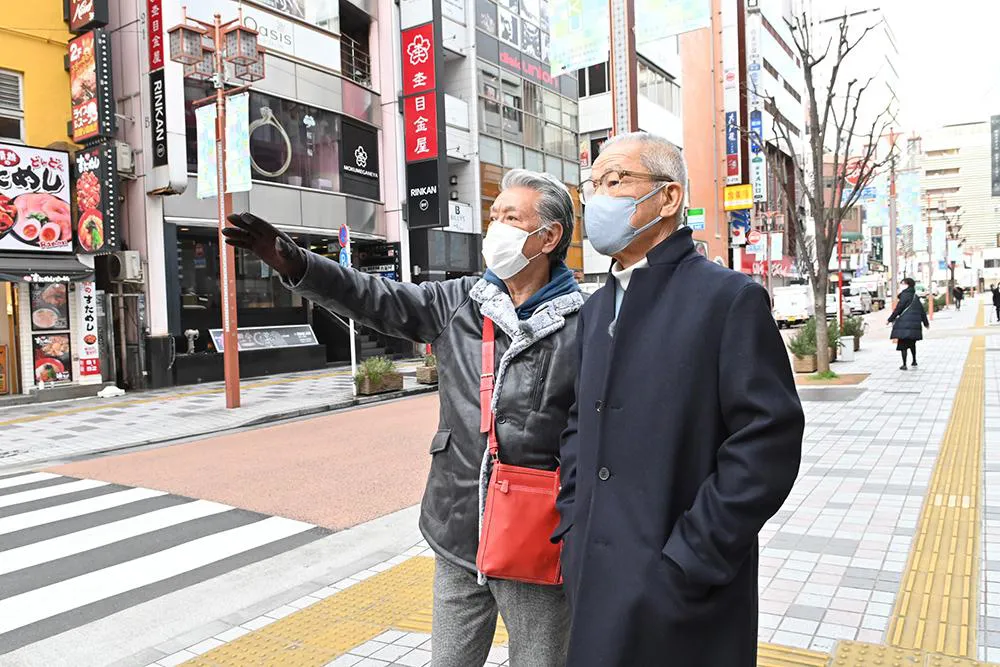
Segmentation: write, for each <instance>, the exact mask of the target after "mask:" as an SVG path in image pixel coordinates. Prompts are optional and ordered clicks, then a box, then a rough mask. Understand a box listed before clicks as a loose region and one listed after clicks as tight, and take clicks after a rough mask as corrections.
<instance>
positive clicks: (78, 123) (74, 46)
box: [69, 28, 115, 144]
mask: <svg viewBox="0 0 1000 667" xmlns="http://www.w3.org/2000/svg"><path fill="white" fill-rule="evenodd" d="M69 85H70V99H71V101H72V107H73V117H72V129H73V141H75V142H76V143H78V144H81V143H84V142H86V141H87V140H88V139H93V138H94V137H110V136H112V135H113V134H114V130H115V114H114V106H113V105H114V94H113V91H112V89H111V53H110V49H109V48H108V35H107V33H105V32H104V31H103V30H101V29H100V28H98V29H96V30H92V31H90V32H88V33H84V34H83V35H80V36H79V37H77V38H76V39H74V40H72V41H71V42H70V43H69Z"/></svg>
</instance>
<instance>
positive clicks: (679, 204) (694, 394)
mask: <svg viewBox="0 0 1000 667" xmlns="http://www.w3.org/2000/svg"><path fill="white" fill-rule="evenodd" d="M685 172H686V169H685V165H684V160H683V158H682V157H681V155H680V153H679V151H678V150H677V149H676V148H675V147H674V146H673V145H672V144H670V143H669V142H668V141H666V140H665V139H661V138H659V137H656V136H653V135H649V134H645V133H633V134H625V135H619V136H616V137H614V138H612V139H611V140H610V141H608V142H607V143H606V144H605V145H604V148H603V149H602V151H601V154H600V156H599V157H598V158H597V160H596V161H595V162H594V166H593V171H592V174H591V180H589V181H586V182H584V183H583V185H582V190H581V192H582V195H583V199H584V203H585V209H584V223H585V225H586V229H587V235H588V238H589V239H590V242H591V243H592V244H593V245H594V248H596V249H597V251H598V252H600V253H602V254H604V255H609V256H612V257H614V259H615V262H614V265H613V266H612V268H611V275H610V276H609V278H608V282H607V284H606V285H605V286H604V287H603V288H601V289H600V290H599V291H598V292H597V293H596V294H594V296H593V297H592V298H591V299H590V300H589V301H588V302H587V304H586V305H585V306H584V308H583V310H582V311H581V313H580V324H579V328H578V330H579V336H580V343H581V357H580V376H579V379H578V381H577V382H578V384H577V402H576V405H575V406H574V408H573V410H572V411H571V413H570V420H569V426H568V429H567V431H566V434H565V435H564V441H563V445H562V454H563V462H562V463H563V465H562V477H563V485H562V492H561V495H560V501H559V506H560V512H561V514H562V523H561V524H560V526H559V528H558V529H557V531H556V533H555V535H554V536H553V538H554V539H559V538H561V539H562V540H563V546H564V549H563V564H564V575H565V578H566V588H567V594H568V595H569V598H570V604H571V607H572V616H573V621H572V630H571V637H570V650H569V657H568V664H569V665H572V667H598V666H599V667H638V666H640V665H642V666H646V665H671V667H753V666H754V665H755V664H756V646H757V533H758V532H759V531H760V528H761V527H762V526H763V525H764V523H765V522H766V521H767V520H768V519H769V518H770V517H771V516H772V515H773V514H774V513H775V512H776V511H777V510H778V508H779V507H780V506H781V504H782V503H783V502H784V500H785V498H786V497H787V495H788V493H789V492H790V490H791V488H792V483H793V482H794V481H795V477H796V474H797V472H798V467H799V456H800V451H801V443H802V433H803V422H804V419H803V414H802V409H801V406H800V404H799V400H798V397H797V394H796V390H795V384H794V381H793V378H792V373H791V369H790V368H789V362H788V356H787V353H786V351H785V347H784V345H783V343H782V340H781V337H780V335H779V334H778V330H777V327H776V326H775V323H774V320H773V319H772V318H771V309H770V306H769V300H768V295H767V292H766V291H765V290H764V289H763V288H762V287H760V286H759V285H757V284H755V283H754V282H752V281H751V280H750V279H749V278H748V277H746V276H744V275H742V274H739V273H734V272H733V271H730V270H728V269H725V268H723V267H720V266H717V265H716V264H714V263H712V262H710V261H708V260H706V259H705V258H704V257H702V256H701V255H699V254H698V253H697V252H696V251H695V247H694V243H693V241H692V238H691V230H690V229H688V228H687V227H682V226H681V222H682V216H683V202H684V195H685V190H686V187H687V183H686V173H685Z"/></svg>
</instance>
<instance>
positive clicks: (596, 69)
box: [587, 63, 609, 95]
mask: <svg viewBox="0 0 1000 667" xmlns="http://www.w3.org/2000/svg"><path fill="white" fill-rule="evenodd" d="M587 79H588V86H587V94H588V95H600V94H601V93H606V92H608V88H609V87H608V64H607V63H598V64H596V65H591V66H590V67H588V68H587Z"/></svg>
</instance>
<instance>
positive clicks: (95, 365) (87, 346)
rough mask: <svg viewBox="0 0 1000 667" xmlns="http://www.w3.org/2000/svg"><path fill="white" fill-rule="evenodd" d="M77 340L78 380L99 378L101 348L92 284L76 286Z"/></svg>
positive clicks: (95, 291) (95, 299) (94, 293)
mask: <svg viewBox="0 0 1000 667" xmlns="http://www.w3.org/2000/svg"><path fill="white" fill-rule="evenodd" d="M76 298H77V308H76V312H77V317H79V320H80V321H79V326H77V336H78V340H77V343H76V349H77V355H78V357H79V359H80V378H81V380H83V379H84V378H87V377H92V378H94V377H96V379H97V381H99V380H100V378H101V348H100V346H99V345H98V341H99V340H100V338H99V336H100V330H99V328H98V322H97V288H96V287H95V286H94V283H92V282H89V281H88V282H82V283H77V285H76Z"/></svg>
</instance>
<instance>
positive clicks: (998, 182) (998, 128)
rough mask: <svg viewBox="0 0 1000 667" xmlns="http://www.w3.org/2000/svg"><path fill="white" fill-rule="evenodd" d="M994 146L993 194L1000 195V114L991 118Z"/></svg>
mask: <svg viewBox="0 0 1000 667" xmlns="http://www.w3.org/2000/svg"><path fill="white" fill-rule="evenodd" d="M990 130H991V132H992V141H991V142H990V143H991V144H992V146H993V196H994V197H1000V116H993V117H992V118H991V119H990Z"/></svg>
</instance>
